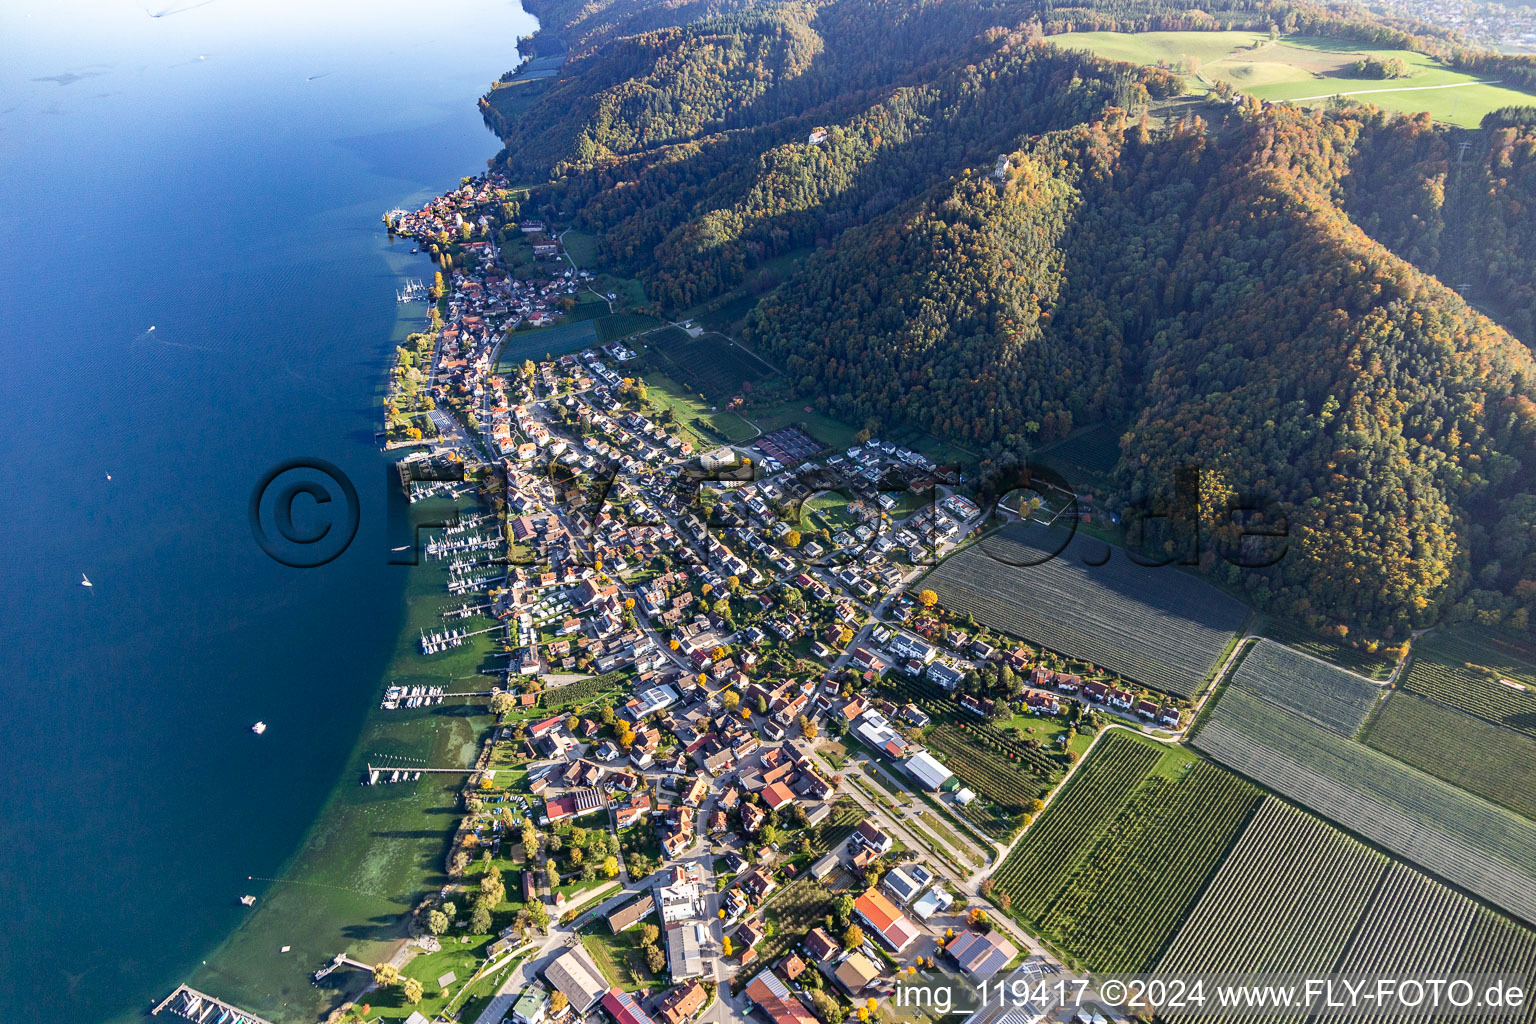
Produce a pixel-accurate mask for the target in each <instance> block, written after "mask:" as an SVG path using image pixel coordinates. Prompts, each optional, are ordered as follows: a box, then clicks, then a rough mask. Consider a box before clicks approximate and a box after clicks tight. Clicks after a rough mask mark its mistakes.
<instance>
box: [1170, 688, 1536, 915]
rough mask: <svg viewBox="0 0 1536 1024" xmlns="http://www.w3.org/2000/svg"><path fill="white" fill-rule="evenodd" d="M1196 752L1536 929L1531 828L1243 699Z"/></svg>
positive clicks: (1204, 731)
mask: <svg viewBox="0 0 1536 1024" xmlns="http://www.w3.org/2000/svg"><path fill="white" fill-rule="evenodd" d="M1194 744H1195V746H1196V747H1198V748H1199V749H1200V750H1202V751H1204V752H1206V753H1207V754H1209V755H1210V756H1212V757H1214V758H1216V760H1218V761H1220V762H1221V763H1223V764H1225V765H1227V766H1228V767H1230V768H1233V769H1235V770H1237V771H1239V772H1241V773H1242V774H1244V775H1247V776H1248V777H1249V778H1251V779H1254V780H1255V781H1257V782H1259V783H1261V784H1262V785H1265V786H1267V787H1269V788H1270V789H1273V790H1275V791H1276V792H1279V793H1281V794H1282V795H1284V796H1287V797H1289V798H1291V799H1293V800H1296V801H1297V802H1299V803H1301V804H1303V805H1305V806H1306V807H1308V808H1310V809H1312V810H1314V811H1316V812H1317V813H1319V814H1322V815H1325V816H1327V817H1329V818H1331V819H1332V820H1334V821H1335V822H1337V823H1338V824H1340V825H1342V826H1343V827H1345V828H1347V829H1350V830H1351V831H1354V832H1357V833H1358V834H1360V835H1362V836H1365V837H1366V838H1367V839H1370V840H1371V841H1372V842H1375V843H1378V844H1379V845H1381V846H1383V847H1385V848H1386V849H1388V850H1391V851H1392V852H1394V853H1396V854H1398V855H1400V856H1402V857H1405V858H1407V859H1408V860H1411V861H1413V862H1414V863H1416V864H1418V865H1420V866H1421V867H1424V868H1427V869H1428V870H1430V871H1432V872H1434V873H1435V874H1437V875H1440V876H1441V877H1442V878H1445V879H1448V880H1449V881H1451V882H1453V883H1455V884H1457V885H1459V886H1461V887H1462V888H1464V889H1466V890H1468V891H1470V892H1473V893H1475V894H1477V895H1478V896H1481V897H1482V898H1484V899H1486V900H1488V901H1489V902H1490V903H1492V904H1494V905H1495V906H1499V907H1503V908H1504V909H1505V910H1508V911H1509V912H1510V913H1512V914H1514V915H1515V916H1517V917H1519V918H1521V919H1523V920H1525V921H1530V922H1536V825H1533V824H1532V823H1531V822H1528V821H1526V820H1524V819H1523V818H1520V817H1519V816H1517V815H1515V814H1512V813H1511V812H1509V811H1506V810H1504V809H1503V808H1501V807H1497V806H1495V805H1494V804H1491V803H1489V802H1487V801H1486V800H1482V799H1480V798H1478V797H1475V796H1472V795H1471V794H1469V793H1466V792H1464V791H1462V790H1460V789H1457V788H1456V787H1454V786H1452V785H1450V784H1448V783H1445V782H1442V781H1440V780H1439V779H1436V778H1434V777H1432V776H1429V775H1426V774H1424V773H1423V772H1420V771H1418V770H1416V769H1414V768H1410V767H1408V766H1407V765H1404V764H1402V763H1401V762H1399V761H1396V760H1394V759H1392V758H1390V757H1387V756H1386V755H1384V754H1380V753H1377V752H1376V751H1374V750H1371V749H1370V748H1369V747H1367V746H1365V745H1364V744H1361V743H1356V742H1353V741H1351V740H1346V739H1343V738H1342V737H1339V736H1337V735H1335V734H1333V733H1330V732H1327V731H1326V730H1323V729H1320V728H1318V727H1317V726H1314V725H1313V724H1312V723H1310V722H1307V721H1304V720H1302V719H1299V718H1296V717H1295V716H1293V715H1289V714H1287V713H1286V712H1284V711H1282V710H1280V709H1278V708H1276V707H1274V706H1273V705H1271V704H1268V703H1267V702H1265V701H1262V700H1260V699H1258V698H1255V697H1252V696H1250V695H1248V694H1246V693H1245V692H1243V691H1242V690H1235V689H1229V690H1227V691H1226V693H1224V694H1223V695H1222V697H1221V698H1220V702H1219V705H1218V707H1217V708H1216V715H1215V717H1214V718H1213V719H1212V720H1211V721H1209V722H1207V723H1206V724H1205V725H1204V726H1203V727H1202V728H1201V730H1200V732H1199V734H1198V735H1197V736H1196V737H1195V740H1194ZM1282 745H1283V749H1282Z"/></svg>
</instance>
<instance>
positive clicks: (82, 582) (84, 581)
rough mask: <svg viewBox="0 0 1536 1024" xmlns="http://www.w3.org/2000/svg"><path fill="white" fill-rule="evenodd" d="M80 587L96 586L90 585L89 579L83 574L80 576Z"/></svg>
mask: <svg viewBox="0 0 1536 1024" xmlns="http://www.w3.org/2000/svg"><path fill="white" fill-rule="evenodd" d="M80 585H81V586H82V587H94V586H95V585H96V584H94V583H92V582H91V578H90V577H89V576H87V575H86V574H85V573H81V574H80Z"/></svg>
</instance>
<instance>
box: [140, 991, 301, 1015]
mask: <svg viewBox="0 0 1536 1024" xmlns="http://www.w3.org/2000/svg"><path fill="white" fill-rule="evenodd" d="M149 1012H150V1016H153V1017H158V1016H160V1014H161V1013H173V1014H175V1015H176V1016H178V1017H184V1018H186V1019H187V1020H191V1021H196V1022H197V1024H272V1022H271V1021H269V1020H267V1019H266V1018H265V1017H258V1016H256V1015H255V1014H254V1013H249V1012H247V1011H245V1010H242V1009H239V1008H238V1007H235V1006H232V1005H230V1004H229V1003H226V1002H224V1001H223V1000H222V999H215V998H214V997H213V996H210V995H208V994H207V993H205V992H199V991H198V990H197V989H195V988H192V987H191V986H188V985H178V986H177V988H176V991H174V992H172V993H171V994H170V995H168V996H166V997H165V998H164V999H162V1000H161V1001H160V1002H159V1003H158V1004H157V1005H156V1006H155V1008H154V1009H153V1010H150V1011H149Z"/></svg>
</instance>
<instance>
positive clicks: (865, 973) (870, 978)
mask: <svg viewBox="0 0 1536 1024" xmlns="http://www.w3.org/2000/svg"><path fill="white" fill-rule="evenodd" d="M833 977H835V978H836V979H837V983H838V984H839V985H841V986H843V989H844V991H846V992H847V993H848V994H849V995H851V996H857V995H859V994H860V993H862V992H863V991H864V990H865V989H866V988H868V987H869V986H870V984H871V983H873V982H874V980H875V979H876V978H878V977H880V968H879V967H878V966H876V965H875V962H874V961H873V960H871V959H870V958H869V957H867V956H865V955H864V954H863V953H859V952H854V953H850V954H849V955H848V957H847V958H846V959H844V960H843V962H842V963H840V964H838V965H837V970H836V971H834V972H833Z"/></svg>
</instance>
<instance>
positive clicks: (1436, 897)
mask: <svg viewBox="0 0 1536 1024" xmlns="http://www.w3.org/2000/svg"><path fill="white" fill-rule="evenodd" d="M1477 909H1478V906H1477V904H1476V903H1474V902H1472V901H1471V900H1469V899H1467V897H1465V896H1463V895H1461V894H1460V893H1458V892H1455V891H1453V890H1451V889H1447V888H1446V887H1445V886H1443V885H1441V884H1440V883H1439V882H1436V881H1433V880H1431V879H1430V878H1429V877H1428V876H1426V875H1423V874H1420V873H1419V872H1418V871H1415V870H1414V869H1413V868H1411V867H1409V866H1407V865H1406V864H1403V863H1401V862H1397V863H1394V864H1393V865H1392V867H1391V868H1389V869H1388V870H1387V874H1386V877H1385V878H1384V879H1383V880H1382V884H1381V889H1380V891H1379V892H1378V893H1377V894H1376V897H1375V898H1374V899H1373V900H1372V901H1371V905H1370V908H1369V909H1368V910H1366V912H1365V916H1364V917H1363V918H1362V919H1361V920H1360V925H1359V928H1358V929H1357V930H1356V933H1355V937H1354V939H1353V940H1352V941H1351V942H1350V944H1349V948H1348V949H1347V950H1345V951H1344V957H1343V959H1342V960H1341V961H1340V962H1339V966H1338V968H1337V972H1338V973H1339V974H1343V975H1353V976H1357V977H1358V976H1370V977H1382V978H1385V977H1394V978H1438V977H1443V976H1445V975H1446V973H1447V972H1449V971H1450V970H1451V969H1452V968H1454V967H1455V966H1456V958H1457V955H1458V954H1459V953H1460V951H1461V946H1462V942H1463V940H1464V939H1465V938H1466V934H1467V929H1468V928H1470V927H1471V925H1472V918H1473V915H1474V914H1475V913H1476V912H1477ZM1361 1016H1362V1017H1363V1016H1364V1015H1361ZM1350 1019H1354V1018H1350ZM1376 1019H1377V1020H1379V1019H1380V1017H1379V1016H1378V1017H1376Z"/></svg>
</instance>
